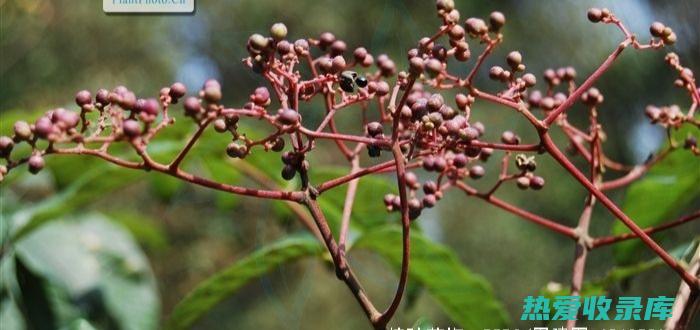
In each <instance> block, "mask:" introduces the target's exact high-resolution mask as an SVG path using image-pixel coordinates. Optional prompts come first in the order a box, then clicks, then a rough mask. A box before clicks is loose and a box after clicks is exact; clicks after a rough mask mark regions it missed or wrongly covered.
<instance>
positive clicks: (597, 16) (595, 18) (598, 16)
mask: <svg viewBox="0 0 700 330" xmlns="http://www.w3.org/2000/svg"><path fill="white" fill-rule="evenodd" d="M602 19H603V11H601V10H600V9H599V8H591V9H589V10H588V20H589V21H591V22H593V23H598V22H600V21H601V20H602Z"/></svg>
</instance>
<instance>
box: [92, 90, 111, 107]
mask: <svg viewBox="0 0 700 330" xmlns="http://www.w3.org/2000/svg"><path fill="white" fill-rule="evenodd" d="M95 101H97V103H99V104H100V105H101V106H105V105H108V104H109V91H107V90H106V89H99V90H98V91H97V93H95Z"/></svg>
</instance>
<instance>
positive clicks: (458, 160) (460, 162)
mask: <svg viewBox="0 0 700 330" xmlns="http://www.w3.org/2000/svg"><path fill="white" fill-rule="evenodd" d="M468 162H469V159H468V158H467V156H466V155H464V154H456V155H455V158H454V159H452V164H453V165H454V166H455V167H456V168H464V167H465V166H467V163H468Z"/></svg>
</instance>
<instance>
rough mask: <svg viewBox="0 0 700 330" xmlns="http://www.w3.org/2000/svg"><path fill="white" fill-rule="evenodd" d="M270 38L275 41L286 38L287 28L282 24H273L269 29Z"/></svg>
mask: <svg viewBox="0 0 700 330" xmlns="http://www.w3.org/2000/svg"><path fill="white" fill-rule="evenodd" d="M270 36H272V39H275V40H276V41H280V40H282V39H284V38H286V37H287V26H286V25H284V23H275V24H272V27H270Z"/></svg>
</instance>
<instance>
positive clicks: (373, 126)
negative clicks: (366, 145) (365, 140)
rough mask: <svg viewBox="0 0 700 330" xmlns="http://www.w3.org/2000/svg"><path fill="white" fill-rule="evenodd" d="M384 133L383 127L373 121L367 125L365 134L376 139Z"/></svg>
mask: <svg viewBox="0 0 700 330" xmlns="http://www.w3.org/2000/svg"><path fill="white" fill-rule="evenodd" d="M383 133H384V127H382V124H380V123H379V122H376V121H373V122H371V123H369V124H367V134H368V135H369V136H371V137H377V136H380V135H382V134H383Z"/></svg>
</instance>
